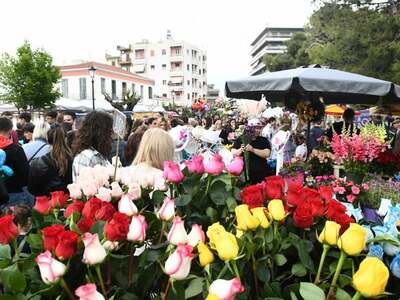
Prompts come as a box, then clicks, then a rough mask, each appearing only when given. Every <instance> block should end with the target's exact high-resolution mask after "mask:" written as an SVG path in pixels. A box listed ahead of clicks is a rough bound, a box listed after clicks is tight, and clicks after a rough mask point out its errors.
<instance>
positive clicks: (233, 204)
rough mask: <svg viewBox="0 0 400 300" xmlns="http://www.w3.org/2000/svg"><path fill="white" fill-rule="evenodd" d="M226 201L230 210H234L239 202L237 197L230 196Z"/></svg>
mask: <svg viewBox="0 0 400 300" xmlns="http://www.w3.org/2000/svg"><path fill="white" fill-rule="evenodd" d="M225 202H226V206H227V207H228V210H229V212H234V211H235V207H236V206H237V202H236V200H235V198H233V197H228V198H226V201H225Z"/></svg>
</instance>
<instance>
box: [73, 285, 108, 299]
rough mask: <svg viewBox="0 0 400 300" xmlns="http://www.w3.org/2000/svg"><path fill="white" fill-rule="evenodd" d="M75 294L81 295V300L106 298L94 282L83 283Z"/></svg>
mask: <svg viewBox="0 0 400 300" xmlns="http://www.w3.org/2000/svg"><path fill="white" fill-rule="evenodd" d="M75 296H77V297H79V300H104V297H103V295H102V294H100V293H99V292H98V291H97V289H96V285H95V284H94V283H87V284H85V285H81V286H80V287H78V288H77V289H76V290H75Z"/></svg>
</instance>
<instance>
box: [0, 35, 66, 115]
mask: <svg viewBox="0 0 400 300" xmlns="http://www.w3.org/2000/svg"><path fill="white" fill-rule="evenodd" d="M60 78H61V75H60V71H59V68H58V67H56V66H54V65H53V59H52V57H51V56H50V55H49V54H48V53H46V52H45V51H44V50H41V49H36V50H32V48H31V46H30V44H29V43H28V42H25V43H24V44H23V45H22V46H21V47H19V48H18V49H17V55H16V57H13V56H10V55H9V54H7V53H5V54H3V56H2V58H1V60H0V86H1V87H2V88H3V89H4V94H3V95H0V96H1V98H2V99H4V100H6V101H9V102H11V103H13V104H14V105H15V106H16V107H18V108H22V109H38V108H48V107H52V106H53V105H54V102H55V101H56V99H57V98H59V97H60V95H61V94H60V93H59V91H58V90H56V89H55V88H54V85H55V84H56V83H57V81H58V80H59V79H60Z"/></svg>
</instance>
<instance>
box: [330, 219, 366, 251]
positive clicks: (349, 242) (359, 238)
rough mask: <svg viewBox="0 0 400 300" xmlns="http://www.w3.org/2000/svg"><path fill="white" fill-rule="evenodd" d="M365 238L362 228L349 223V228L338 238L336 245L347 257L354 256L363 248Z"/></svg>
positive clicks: (364, 231)
mask: <svg viewBox="0 0 400 300" xmlns="http://www.w3.org/2000/svg"><path fill="white" fill-rule="evenodd" d="M366 236H367V232H366V230H365V229H364V227H362V226H361V225H358V224H356V223H350V227H349V228H347V230H346V231H345V232H344V233H343V234H342V236H341V237H339V239H338V242H337V245H338V247H339V248H340V249H341V250H343V251H344V252H345V253H346V254H347V255H351V256H356V255H359V254H360V253H361V251H363V249H364V248H365V242H366Z"/></svg>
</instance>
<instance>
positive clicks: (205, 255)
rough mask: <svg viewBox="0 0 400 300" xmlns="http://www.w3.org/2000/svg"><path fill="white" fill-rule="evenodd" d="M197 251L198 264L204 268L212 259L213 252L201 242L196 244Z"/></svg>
mask: <svg viewBox="0 0 400 300" xmlns="http://www.w3.org/2000/svg"><path fill="white" fill-rule="evenodd" d="M197 251H198V252H199V261H200V265H201V266H202V267H203V268H204V267H205V266H207V265H209V264H211V263H212V262H213V261H214V254H213V253H212V252H211V250H210V249H209V248H208V246H207V245H206V244H204V243H203V242H199V244H198V245H197Z"/></svg>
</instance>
